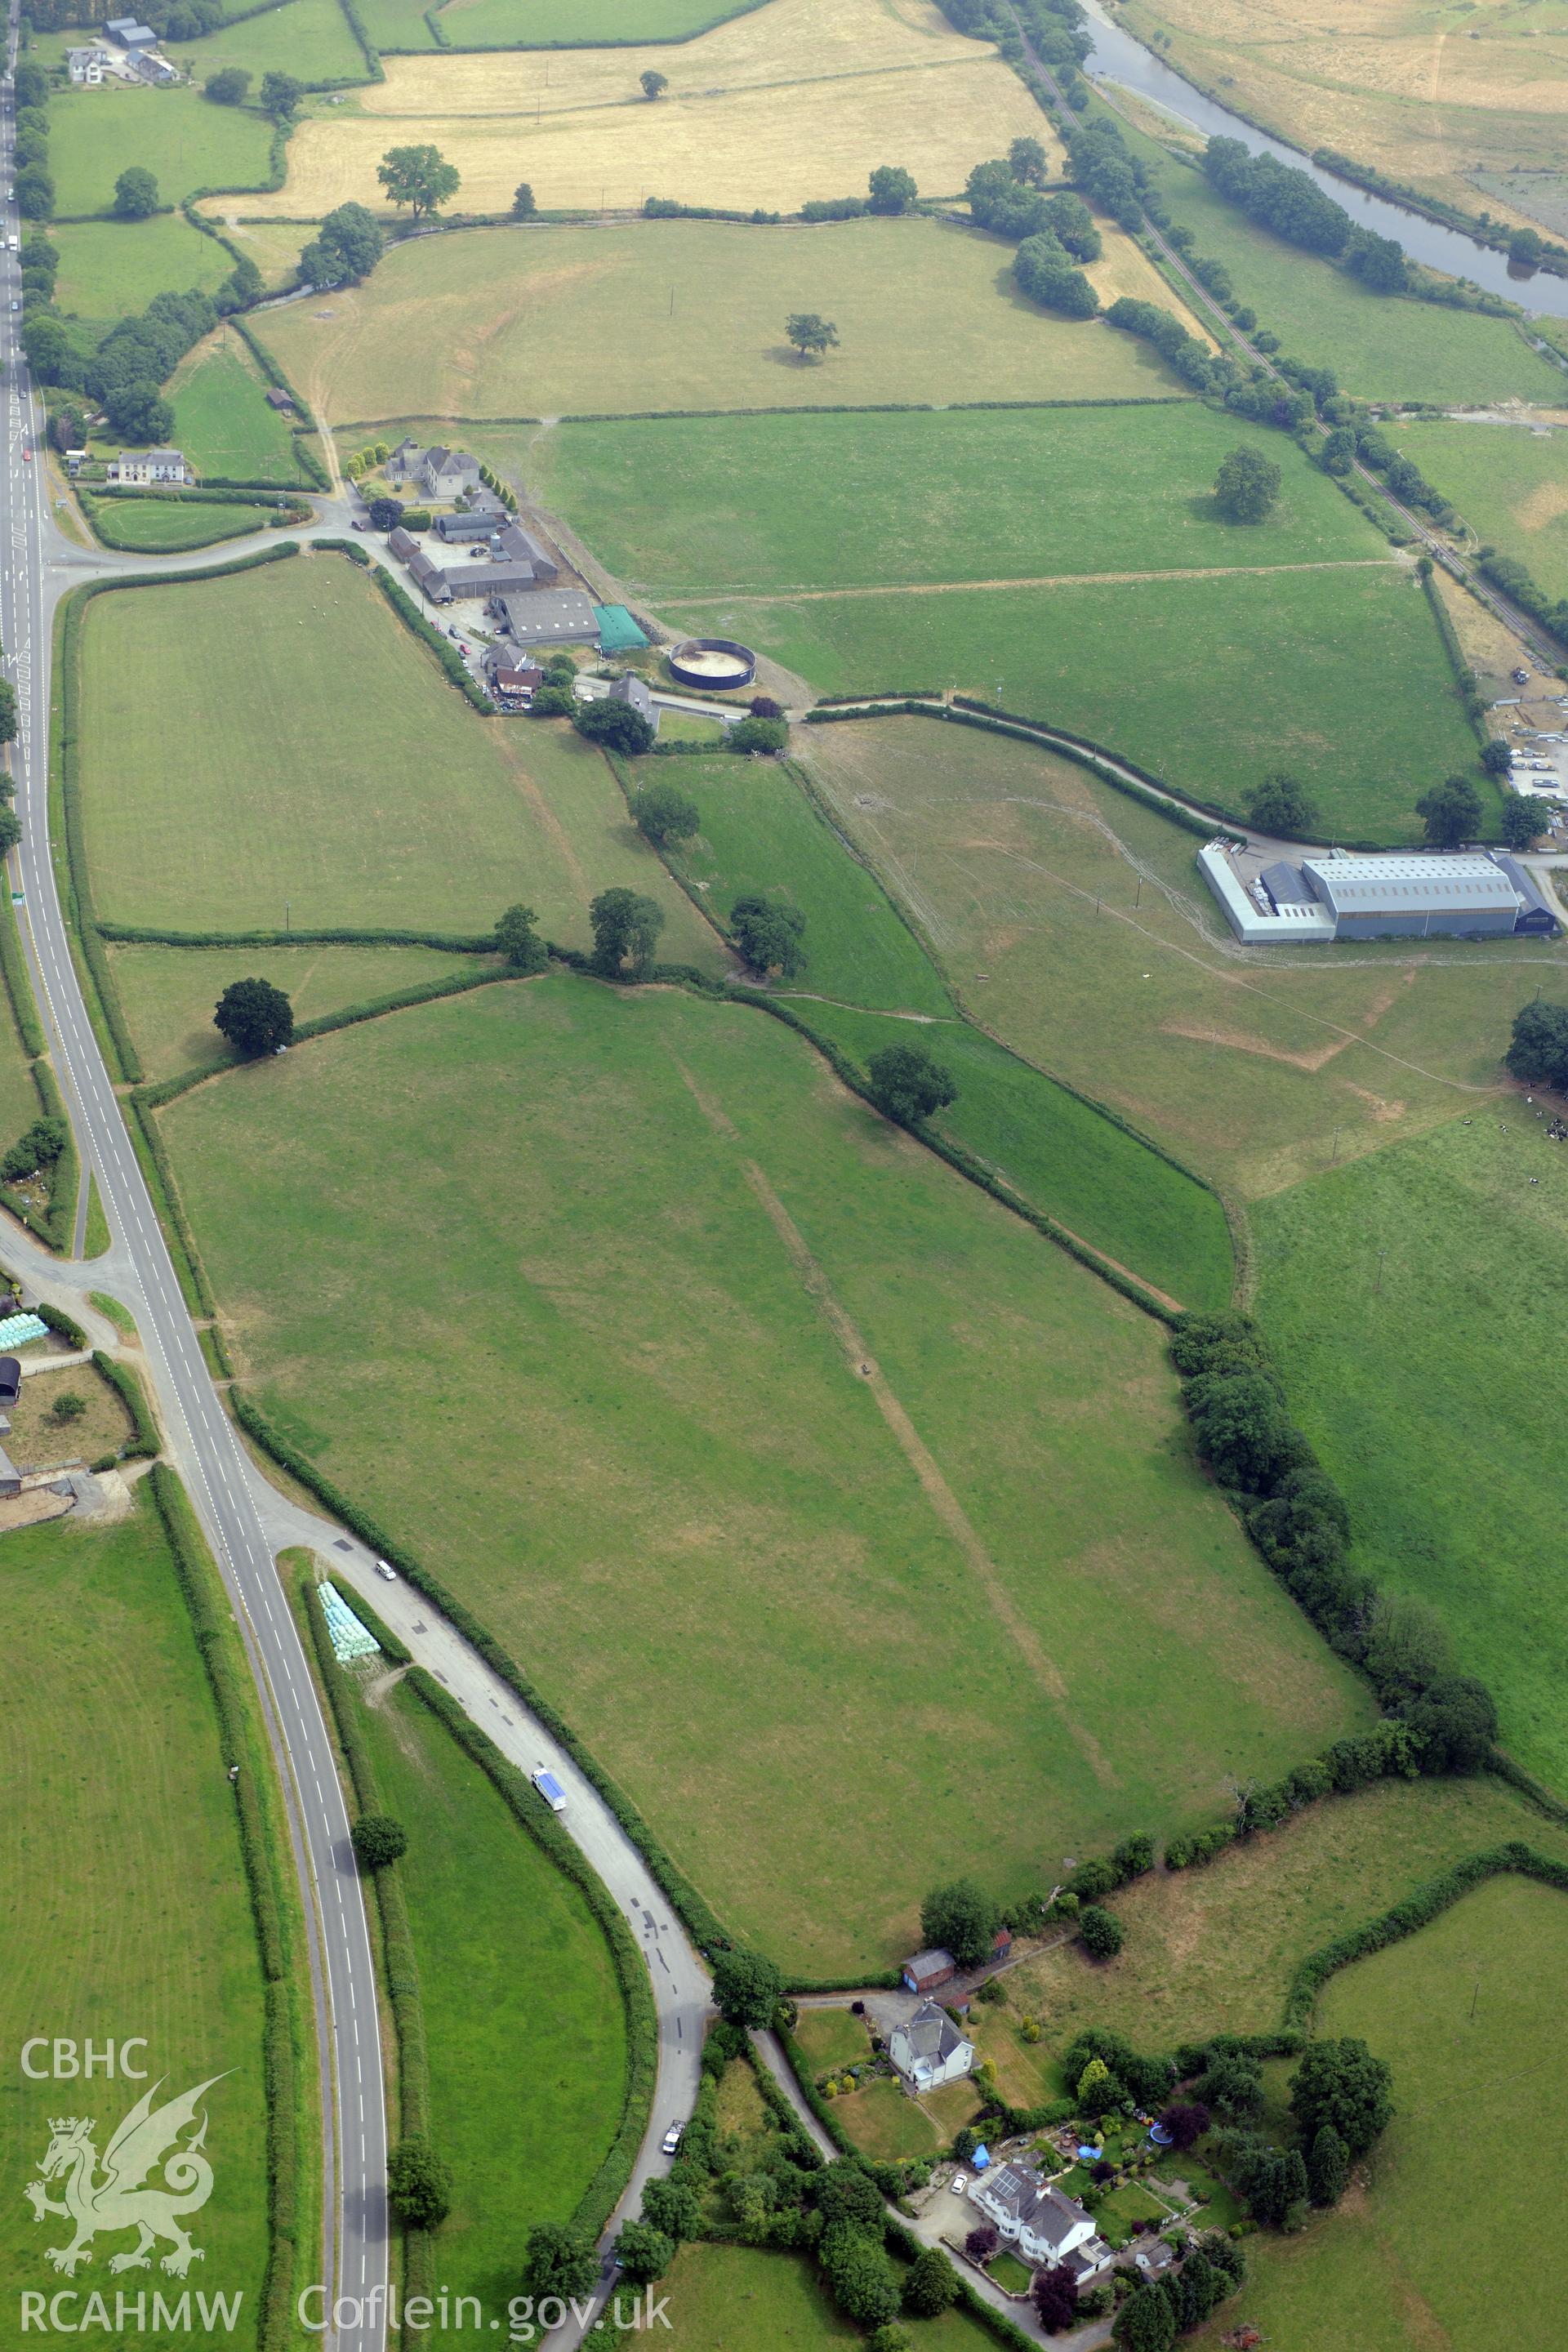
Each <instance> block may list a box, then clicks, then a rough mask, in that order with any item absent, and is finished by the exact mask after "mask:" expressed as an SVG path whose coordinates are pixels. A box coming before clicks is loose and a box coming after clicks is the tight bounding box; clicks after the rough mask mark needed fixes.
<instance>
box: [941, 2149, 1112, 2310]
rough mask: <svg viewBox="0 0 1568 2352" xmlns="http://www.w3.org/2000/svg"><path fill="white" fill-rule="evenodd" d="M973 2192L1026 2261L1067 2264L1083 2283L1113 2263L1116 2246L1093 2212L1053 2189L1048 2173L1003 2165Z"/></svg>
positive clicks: (980, 2205)
mask: <svg viewBox="0 0 1568 2352" xmlns="http://www.w3.org/2000/svg"><path fill="white" fill-rule="evenodd" d="M969 2194H970V2198H971V2200H973V2203H974V2204H976V2205H978V2206H979V2208H980V2210H981V2211H982V2212H983V2213H986V2214H988V2215H989V2216H990V2218H991V2220H992V2221H994V2222H995V2224H996V2227H997V2228H998V2229H999V2230H1000V2231H1001V2232H1002V2235H1003V2237H1004V2239H1005V2241H1006V2242H1007V2244H1008V2245H1009V2246H1014V2247H1016V2249H1017V2251H1018V2253H1019V2254H1020V2256H1021V2257H1022V2259H1023V2260H1024V2261H1025V2262H1026V2263H1032V2264H1034V2265H1036V2266H1037V2267H1047V2266H1049V2265H1051V2264H1054V2263H1066V2264H1067V2265H1068V2268H1069V2269H1070V2270H1073V2271H1076V2272H1077V2273H1078V2276H1079V2281H1080V2282H1081V2281H1083V2280H1085V2279H1090V2278H1093V2277H1094V2275H1095V2274H1096V2273H1097V2272H1100V2271H1102V2270H1104V2269H1105V2268H1106V2266H1107V2264H1108V2263H1110V2258H1111V2254H1110V2247H1109V2246H1108V2245H1107V2244H1106V2243H1105V2242H1104V2240H1103V2239H1101V2238H1097V2237H1096V2236H1095V2233H1094V2221H1093V2217H1092V2215H1090V2214H1089V2213H1086V2212H1085V2211H1084V2209H1083V2207H1082V2206H1081V2205H1078V2204H1075V2203H1074V2201H1073V2200H1072V2199H1071V2198H1070V2197H1064V2196H1063V2195H1062V2192H1061V2190H1060V2189H1051V2188H1049V2187H1047V2183H1046V2180H1045V2178H1044V2176H1043V2175H1042V2174H1041V2173H1038V2172H1034V2171H1031V2169H1030V2168H1029V2167H1028V2166H1027V2165H1026V2164H1002V2165H998V2166H997V2167H996V2168H994V2170H993V2171H989V2172H986V2173H984V2174H983V2175H982V2177H981V2178H980V2179H978V2180H976V2181H975V2183H974V2185H973V2188H972V2189H970V2192H969Z"/></svg>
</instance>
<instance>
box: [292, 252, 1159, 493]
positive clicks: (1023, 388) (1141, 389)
mask: <svg viewBox="0 0 1568 2352" xmlns="http://www.w3.org/2000/svg"><path fill="white" fill-rule="evenodd" d="M300 236H301V237H302V236H303V232H300ZM437 244H438V247H439V250H438V251H437ZM297 249H298V248H297V247H296V250H297ZM1010 263H1011V257H1010V254H1009V251H1008V249H1007V247H1005V246H1002V245H1000V244H998V243H997V242H996V240H995V239H994V238H992V237H987V236H982V235H980V234H979V232H977V231H972V230H968V229H962V228H950V227H947V226H942V224H940V223H937V222H935V221H930V220H866V221H847V222H843V223H840V224H838V225H837V226H828V227H824V228H817V229H800V228H794V229H784V228H780V229H757V228H751V227H746V226H737V225H732V224H729V223H725V222H720V221H646V222H639V223H638V224H637V225H636V226H618V227H606V228H603V229H582V228H556V227H541V228H530V229H518V230H507V229H473V230H468V231H464V232H460V233H458V234H456V235H453V236H443V237H441V238H440V239H439V240H437V239H426V238H422V237H416V238H414V239H412V240H410V241H408V242H406V243H404V244H402V245H397V246H395V247H393V248H392V250H391V251H390V252H389V253H388V254H387V255H386V257H385V258H384V260H383V261H382V263H381V264H380V266H379V267H378V268H377V269H376V271H375V274H374V277H373V278H370V279H369V280H368V281H367V282H366V283H365V285H363V287H358V288H354V289H347V288H345V289H341V290H340V291H339V292H337V293H335V294H334V295H333V296H332V297H331V300H330V301H328V302H322V303H319V304H318V303H304V302H301V303H296V304H292V305H290V306H289V308H288V309H287V310H274V311H271V312H269V313H268V316H267V317H266V319H265V320H262V321H260V326H261V331H262V334H263V339H264V341H266V343H267V345H268V349H269V350H271V351H273V352H276V354H277V356H278V358H279V361H280V362H282V365H283V368H284V371H285V373H287V374H288V376H289V379H290V381H291V382H293V383H298V384H299V385H300V388H301V389H304V388H305V387H306V386H307V385H309V386H310V388H311V390H312V393H313V394H314V395H315V396H316V398H317V405H318V408H319V410H320V412H321V415H323V417H324V418H326V419H328V420H330V421H331V422H334V423H343V422H348V421H354V420H363V419H369V420H374V419H375V418H379V417H399V418H403V417H419V416H430V417H440V416H443V415H444V416H447V417H458V416H474V417H488V418H490V419H504V418H507V417H532V416H569V415H604V414H615V413H617V412H619V413H635V412H637V411H640V410H643V409H650V408H652V409H659V408H695V409H703V408H741V407H774V406H780V405H783V406H788V407H812V408H815V407H818V406H820V405H821V404H824V403H835V402H848V403H849V404H852V405H853V404H866V403H868V402H875V401H889V400H909V401H960V400H973V399H978V398H987V399H993V400H1050V399H1057V400H1084V399H1089V398H1091V397H1094V396H1117V397H1121V398H1137V397H1139V396H1140V395H1145V396H1146V395H1153V396H1155V397H1159V398H1165V397H1170V396H1171V395H1173V394H1179V393H1180V392H1181V390H1182V387H1181V385H1180V384H1179V383H1177V382H1176V379H1175V378H1174V377H1173V376H1172V375H1170V374H1168V373H1167V372H1166V370H1165V369H1164V368H1163V365H1162V364H1161V362H1159V361H1158V360H1157V359H1156V358H1155V357H1154V355H1153V353H1152V352H1151V351H1150V350H1149V347H1148V346H1147V345H1146V344H1141V343H1139V342H1137V341H1134V339H1133V338H1132V337H1131V336H1130V335H1119V334H1117V333H1115V332H1114V331H1113V330H1112V329H1110V328H1109V327H1104V326H1100V325H1097V324H1094V323H1092V322H1091V323H1090V324H1089V325H1087V326H1085V325H1077V324H1073V323H1072V322H1070V321H1068V320H1049V319H1047V318H1046V317H1044V316H1043V315H1042V313H1041V312H1040V311H1038V310H1036V309H1035V308H1034V306H1033V305H1032V304H1027V303H1026V302H1025V301H1024V300H1023V299H1022V298H1021V297H1019V296H1018V295H1016V293H1015V292H1014V291H1013V287H1012V277H1011V267H1010ZM911 306H915V307H916V308H918V311H919V315H920V320H921V331H920V333H919V334H918V335H915V334H911V333H910V319H911ZM805 308H809V309H811V310H820V311H821V312H822V313H823V314H824V316H826V317H827V318H831V319H834V320H837V324H838V331H839V335H840V338H841V343H840V348H839V349H838V350H837V351H836V352H833V353H832V355H831V357H830V358H829V359H828V361H827V362H826V363H825V364H824V365H822V366H820V367H818V366H810V367H806V366H803V365H802V364H801V362H800V361H799V359H798V357H797V356H796V354H795V352H794V351H792V350H791V348H790V347H789V345H788V344H787V343H786V342H785V341H784V320H785V319H786V318H787V317H788V315H789V313H790V312H791V311H792V310H801V309H805ZM432 429H434V428H432ZM484 447H485V453H486V455H487V456H490V457H491V458H492V462H494V463H497V464H503V463H504V464H506V465H508V466H509V467H510V466H512V465H515V466H517V467H519V468H520V469H521V471H522V472H523V473H524V475H525V476H526V475H527V474H528V472H529V471H530V469H531V457H530V449H531V436H527V435H523V436H510V437H509V436H506V435H505V434H504V432H501V433H498V432H497V430H496V429H495V427H494V425H492V426H491V428H490V429H489V432H488V433H487V435H486V436H485V439H484Z"/></svg>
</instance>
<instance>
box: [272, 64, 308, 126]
mask: <svg viewBox="0 0 1568 2352" xmlns="http://www.w3.org/2000/svg"><path fill="white" fill-rule="evenodd" d="M304 95H305V85H304V83H303V82H302V81H300V80H298V79H296V78H295V76H294V75H293V74H289V73H268V74H263V75H262V77H261V110H262V112H263V113H264V114H270V115H271V116H272V117H273V118H274V120H275V121H279V122H286V121H288V120H289V116H290V115H291V114H293V113H294V111H295V110H296V109H297V108H298V106H299V104H300V100H302V99H303V97H304Z"/></svg>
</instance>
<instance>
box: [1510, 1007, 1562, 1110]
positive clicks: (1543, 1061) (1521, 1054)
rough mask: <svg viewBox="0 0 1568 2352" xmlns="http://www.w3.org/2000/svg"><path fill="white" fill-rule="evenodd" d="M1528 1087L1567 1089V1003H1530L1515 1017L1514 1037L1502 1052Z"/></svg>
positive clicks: (1516, 1074)
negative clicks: (1506, 1050) (1507, 1047)
mask: <svg viewBox="0 0 1568 2352" xmlns="http://www.w3.org/2000/svg"><path fill="white" fill-rule="evenodd" d="M1503 1059H1504V1061H1505V1062H1506V1063H1507V1064H1508V1066H1509V1069H1510V1071H1511V1073H1512V1075H1513V1076H1515V1077H1516V1078H1522V1080H1523V1081H1524V1084H1525V1085H1526V1086H1527V1087H1556V1088H1557V1089H1558V1091H1559V1093H1562V1092H1563V1091H1564V1090H1568V1004H1541V1003H1531V1004H1526V1005H1524V1006H1522V1007H1521V1010H1520V1011H1519V1012H1518V1013H1515V1014H1514V1016H1513V1037H1512V1042H1511V1043H1510V1046H1509V1049H1508V1052H1507V1053H1506V1054H1505V1055H1503Z"/></svg>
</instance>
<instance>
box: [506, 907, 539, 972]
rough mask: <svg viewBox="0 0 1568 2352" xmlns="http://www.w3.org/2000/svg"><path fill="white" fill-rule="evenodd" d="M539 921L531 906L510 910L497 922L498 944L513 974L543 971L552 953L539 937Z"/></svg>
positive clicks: (510, 908) (511, 908)
mask: <svg viewBox="0 0 1568 2352" xmlns="http://www.w3.org/2000/svg"><path fill="white" fill-rule="evenodd" d="M538 924H539V918H538V916H537V915H536V914H535V913H534V911H533V908H531V907H524V906H516V907H509V908H507V909H506V912H505V913H504V914H503V915H500V916H499V917H498V918H497V920H496V945H497V947H498V948H499V949H500V952H501V953H502V955H503V956H505V958H506V960H507V961H508V963H509V964H510V966H511V969H512V970H513V971H543V970H544V967H545V965H546V964H547V963H548V962H549V961H550V955H549V950H547V949H546V947H545V944H544V941H543V940H542V939H541V938H540V936H539V929H538Z"/></svg>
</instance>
